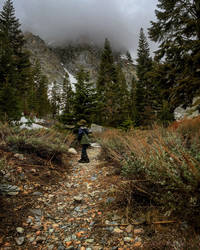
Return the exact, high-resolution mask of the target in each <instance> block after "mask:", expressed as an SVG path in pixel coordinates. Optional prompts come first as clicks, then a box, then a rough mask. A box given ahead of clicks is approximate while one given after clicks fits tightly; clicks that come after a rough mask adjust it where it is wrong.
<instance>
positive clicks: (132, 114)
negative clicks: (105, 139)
mask: <svg viewBox="0 0 200 250" xmlns="http://www.w3.org/2000/svg"><path fill="white" fill-rule="evenodd" d="M136 95H137V96H138V97H139V95H138V93H137V80H136V77H135V76H133V78H132V82H131V86H130V92H129V99H128V103H129V106H128V107H129V118H130V120H131V121H132V122H133V125H135V126H136V125H137V124H138V123H139V122H138V121H139V117H138V110H137V108H138V104H137V101H138V100H137V99H136Z"/></svg>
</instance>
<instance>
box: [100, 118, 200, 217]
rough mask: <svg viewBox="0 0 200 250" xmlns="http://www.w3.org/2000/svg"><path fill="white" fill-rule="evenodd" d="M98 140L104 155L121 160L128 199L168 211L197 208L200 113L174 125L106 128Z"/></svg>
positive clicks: (199, 188) (189, 210)
mask: <svg viewBox="0 0 200 250" xmlns="http://www.w3.org/2000/svg"><path fill="white" fill-rule="evenodd" d="M100 141H101V144H102V146H103V153H104V155H105V156H106V157H107V158H110V159H112V160H113V161H117V162H118V164H120V166H121V174H122V175H123V176H124V177H125V178H126V179H127V180H128V181H129V182H127V187H126V188H124V187H123V190H127V192H128V193H129V198H127V202H128V200H130V198H131V199H137V198H138V197H139V200H143V201H144V200H146V201H147V202H149V204H150V203H154V204H157V205H161V206H164V207H165V208H166V209H168V210H170V211H176V212H181V211H182V209H183V208H184V213H185V214H186V213H187V211H188V213H190V215H191V214H192V213H193V212H194V213H195V212H196V210H198V208H199V205H200V196H199V191H200V153H199V152H200V117H198V118H195V119H192V120H185V121H182V122H181V123H180V124H179V126H178V127H177V128H176V129H174V128H173V127H170V128H169V129H164V128H161V127H155V128H154V129H153V130H149V131H140V130H137V131H134V130H132V131H130V132H128V133H125V132H120V131H118V130H109V131H106V132H105V133H104V134H103V135H102V136H101V138H100ZM121 185H123V184H121ZM130 189H131V191H130ZM119 190H120V188H119ZM123 192H125V191H123ZM125 197H126V195H125ZM140 198H141V199H140ZM129 203H130V202H129Z"/></svg>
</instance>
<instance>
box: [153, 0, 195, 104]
mask: <svg viewBox="0 0 200 250" xmlns="http://www.w3.org/2000/svg"><path fill="white" fill-rule="evenodd" d="M157 7H158V9H157V10H156V17H157V20H156V21H154V22H153V21H152V22H151V28H150V29H149V34H150V38H151V39H152V40H153V41H155V42H159V43H160V45H159V50H158V51H157V53H156V59H157V60H158V61H161V60H164V61H165V63H166V68H168V69H167V71H166V74H165V75H166V76H167V78H168V75H170V76H171V80H170V83H171V85H170V89H171V90H172V92H171V93H172V94H171V96H170V103H171V105H173V108H175V107H176V106H178V105H180V104H184V105H185V106H187V105H189V104H190V103H191V102H192V99H193V97H194V96H195V95H196V94H197V93H199V92H200V87H199V86H200V71H199V70H198V69H199V68H200V3H199V0H194V1H191V0H176V1H168V0H159V4H158V5H157ZM172 75H173V77H172ZM172 78H173V81H172ZM168 81H169V80H168Z"/></svg>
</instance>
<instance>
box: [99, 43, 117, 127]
mask: <svg viewBox="0 0 200 250" xmlns="http://www.w3.org/2000/svg"><path fill="white" fill-rule="evenodd" d="M116 88H117V71H116V67H115V64H114V59H113V53H112V49H111V46H110V42H109V40H108V39H106V40H105V44H104V49H103V52H102V56H101V63H100V70H99V74H98V80H97V95H98V104H97V105H98V122H99V123H100V124H107V125H109V124H111V123H112V121H113V120H114V116H115V111H114V103H115V102H116V99H115V94H114V93H115V92H116Z"/></svg>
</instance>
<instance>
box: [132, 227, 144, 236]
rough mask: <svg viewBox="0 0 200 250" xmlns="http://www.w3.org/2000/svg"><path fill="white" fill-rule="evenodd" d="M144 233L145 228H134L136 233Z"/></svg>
mask: <svg viewBox="0 0 200 250" xmlns="http://www.w3.org/2000/svg"><path fill="white" fill-rule="evenodd" d="M143 233H144V229H143V228H138V229H135V230H134V234H135V235H138V234H143Z"/></svg>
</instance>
